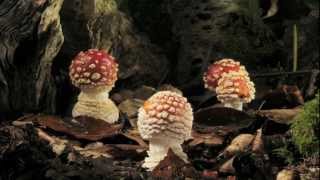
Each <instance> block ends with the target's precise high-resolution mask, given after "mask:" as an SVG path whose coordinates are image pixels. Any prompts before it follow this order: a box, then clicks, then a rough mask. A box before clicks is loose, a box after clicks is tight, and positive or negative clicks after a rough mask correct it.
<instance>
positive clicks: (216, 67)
mask: <svg viewBox="0 0 320 180" xmlns="http://www.w3.org/2000/svg"><path fill="white" fill-rule="evenodd" d="M229 72H242V73H243V74H244V75H248V73H247V70H246V69H245V67H244V66H241V65H240V62H238V61H235V60H233V59H221V60H219V61H216V62H214V63H213V64H211V65H210V66H209V67H208V70H207V72H205V73H204V76H203V81H204V86H205V88H207V89H209V90H211V91H213V92H215V90H216V87H217V86H218V81H219V79H220V78H221V77H222V76H223V75H225V74H227V73H229Z"/></svg>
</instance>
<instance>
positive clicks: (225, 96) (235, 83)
mask: <svg viewBox="0 0 320 180" xmlns="http://www.w3.org/2000/svg"><path fill="white" fill-rule="evenodd" d="M216 92H217V98H218V100H219V101H220V102H222V103H230V102H233V101H240V102H243V103H249V102H250V101H252V100H253V99H254V97H255V88H254V84H253V82H252V81H251V80H250V78H249V76H247V75H246V74H243V73H242V72H230V73H228V74H225V75H223V76H222V77H221V79H220V80H219V82H218V86H217V88H216Z"/></svg>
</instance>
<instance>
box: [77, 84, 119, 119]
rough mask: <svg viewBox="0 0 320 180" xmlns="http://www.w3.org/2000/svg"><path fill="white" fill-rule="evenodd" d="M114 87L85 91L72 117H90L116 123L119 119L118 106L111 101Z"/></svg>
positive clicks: (80, 96) (79, 98) (81, 94)
mask: <svg viewBox="0 0 320 180" xmlns="http://www.w3.org/2000/svg"><path fill="white" fill-rule="evenodd" d="M111 88H112V87H107V88H103V89H99V88H95V89H90V90H83V91H81V93H80V94H79V96H78V102H77V103H76V105H75V106H74V108H73V110H72V116H73V117H77V116H90V117H93V118H96V119H101V120H104V121H106V122H108V123H115V122H116V121H117V120H118V118H119V110H118V108H117V106H116V105H115V104H114V102H112V101H111V100H110V99H109V92H110V90H111Z"/></svg>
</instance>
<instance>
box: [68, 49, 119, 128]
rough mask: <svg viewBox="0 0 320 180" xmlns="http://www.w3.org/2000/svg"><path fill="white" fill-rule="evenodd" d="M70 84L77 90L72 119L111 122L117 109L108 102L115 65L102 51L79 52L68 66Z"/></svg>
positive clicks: (115, 119)
mask: <svg viewBox="0 0 320 180" xmlns="http://www.w3.org/2000/svg"><path fill="white" fill-rule="evenodd" d="M69 70H70V73H69V75H70V79H71V81H72V84H73V85H74V86H76V87H78V88H80V89H81V93H80V95H79V96H78V102H77V103H76V105H75V106H74V108H73V111H72V116H73V117H77V116H89V117H93V118H96V119H101V120H104V121H106V122H108V123H114V122H116V121H117V120H118V118H119V110H118V108H117V107H116V105H115V104H114V103H113V102H112V101H111V100H110V99H109V92H110V91H111V89H112V88H113V86H114V84H115V82H116V80H117V72H118V64H117V62H116V60H115V59H114V58H113V57H112V56H111V55H109V54H108V53H107V52H106V51H104V50H98V49H89V50H88V51H85V52H80V53H79V54H78V55H77V56H76V57H75V58H74V59H73V60H72V63H71V65H70V67H69Z"/></svg>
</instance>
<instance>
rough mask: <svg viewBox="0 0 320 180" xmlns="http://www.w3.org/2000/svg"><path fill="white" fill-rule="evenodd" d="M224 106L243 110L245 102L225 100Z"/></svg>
mask: <svg viewBox="0 0 320 180" xmlns="http://www.w3.org/2000/svg"><path fill="white" fill-rule="evenodd" d="M223 106H224V107H228V108H233V109H236V110H239V111H242V110H243V102H241V101H233V102H224V103H223Z"/></svg>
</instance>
